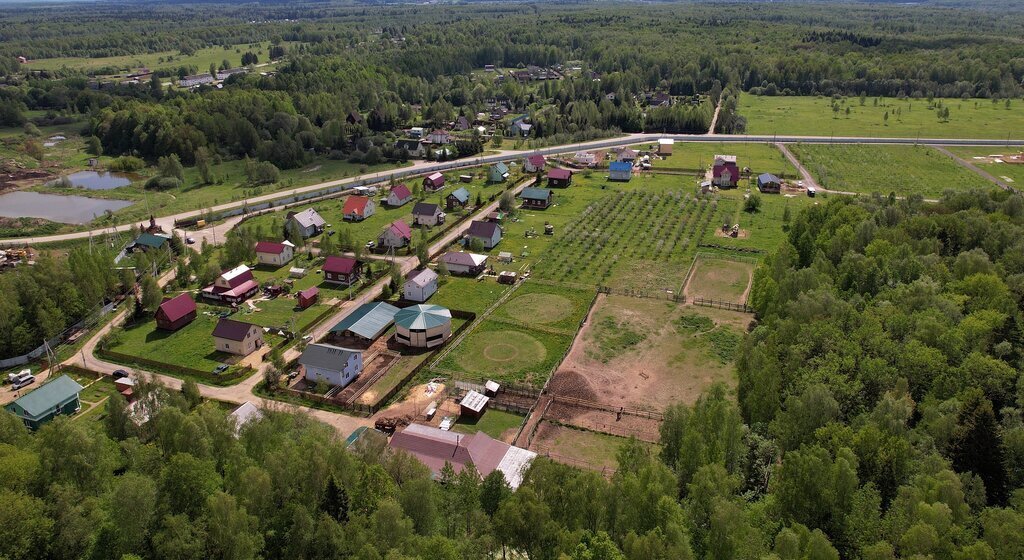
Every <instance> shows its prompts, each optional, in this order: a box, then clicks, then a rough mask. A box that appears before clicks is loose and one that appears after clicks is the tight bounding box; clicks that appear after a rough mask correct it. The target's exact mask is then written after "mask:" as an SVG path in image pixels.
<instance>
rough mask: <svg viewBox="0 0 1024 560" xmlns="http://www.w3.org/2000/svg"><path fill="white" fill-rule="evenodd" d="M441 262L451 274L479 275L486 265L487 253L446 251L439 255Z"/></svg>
mask: <svg viewBox="0 0 1024 560" xmlns="http://www.w3.org/2000/svg"><path fill="white" fill-rule="evenodd" d="M441 262H443V263H444V266H445V268H447V269H448V272H449V273H451V274H459V275H469V276H479V275H480V273H481V272H483V271H484V267H486V266H487V255H478V254H476V253H463V252H460V251H448V252H447V253H445V254H444V255H443V256H442V257H441Z"/></svg>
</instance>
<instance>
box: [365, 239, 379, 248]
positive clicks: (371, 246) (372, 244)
mask: <svg viewBox="0 0 1024 560" xmlns="http://www.w3.org/2000/svg"><path fill="white" fill-rule="evenodd" d="M376 246H377V242H376V241H367V242H366V248H367V249H373V248H374V247H376Z"/></svg>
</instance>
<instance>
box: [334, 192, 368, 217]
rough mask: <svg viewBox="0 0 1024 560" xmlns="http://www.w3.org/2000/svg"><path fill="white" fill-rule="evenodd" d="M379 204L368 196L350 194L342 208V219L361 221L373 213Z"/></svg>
mask: <svg viewBox="0 0 1024 560" xmlns="http://www.w3.org/2000/svg"><path fill="white" fill-rule="evenodd" d="M376 207H377V205H376V204H374V202H373V199H371V198H370V197H368V196H358V195H354V194H353V195H350V196H349V197H348V198H346V199H345V206H344V207H343V208H342V210H341V217H342V219H344V220H346V221H349V222H361V221H363V220H365V219H366V218H369V217H370V216H372V215H373V212H374V211H375V210H376Z"/></svg>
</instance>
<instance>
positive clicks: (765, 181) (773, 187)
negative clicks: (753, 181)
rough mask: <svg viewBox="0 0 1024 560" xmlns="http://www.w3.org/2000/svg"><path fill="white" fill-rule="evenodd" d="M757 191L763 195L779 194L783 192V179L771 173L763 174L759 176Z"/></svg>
mask: <svg viewBox="0 0 1024 560" xmlns="http://www.w3.org/2000/svg"><path fill="white" fill-rule="evenodd" d="M757 190H759V191H761V192H763V193H774V194H778V193H780V192H782V179H779V178H778V177H776V176H775V175H772V174H771V173H762V174H760V175H758V176H757Z"/></svg>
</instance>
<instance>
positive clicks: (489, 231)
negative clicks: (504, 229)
mask: <svg viewBox="0 0 1024 560" xmlns="http://www.w3.org/2000/svg"><path fill="white" fill-rule="evenodd" d="M473 239H479V240H480V241H481V242H482V243H483V245H484V249H487V250H488V251H489V250H491V249H493V248H494V246H495V245H497V244H498V243H499V242H500V241H501V226H499V225H498V224H496V223H494V222H479V221H476V220H473V222H472V223H470V224H469V229H467V230H466V243H467V244H468V243H471V242H472V240H473Z"/></svg>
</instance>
